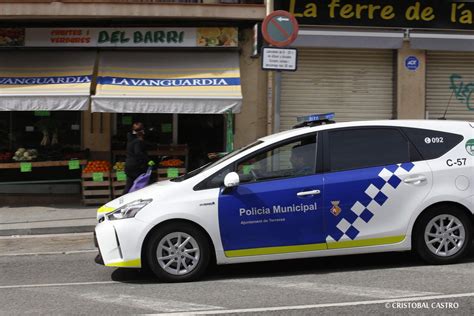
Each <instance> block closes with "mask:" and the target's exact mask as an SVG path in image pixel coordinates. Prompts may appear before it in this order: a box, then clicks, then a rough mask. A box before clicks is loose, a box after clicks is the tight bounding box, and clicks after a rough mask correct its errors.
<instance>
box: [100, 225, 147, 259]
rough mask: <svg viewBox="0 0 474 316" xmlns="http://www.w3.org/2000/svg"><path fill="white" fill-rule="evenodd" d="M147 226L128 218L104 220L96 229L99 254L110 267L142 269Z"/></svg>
mask: <svg viewBox="0 0 474 316" xmlns="http://www.w3.org/2000/svg"><path fill="white" fill-rule="evenodd" d="M145 231H146V224H145V223H143V222H141V221H139V220H136V219H135V218H128V219H122V220H116V221H109V220H107V219H106V220H104V221H103V222H101V223H99V224H97V226H96V227H95V234H96V237H97V244H98V248H99V253H100V254H101V255H102V259H103V261H104V264H105V265H106V266H108V267H127V268H141V266H142V264H141V247H142V244H143V239H144V237H142V236H145Z"/></svg>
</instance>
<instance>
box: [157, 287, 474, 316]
mask: <svg viewBox="0 0 474 316" xmlns="http://www.w3.org/2000/svg"><path fill="white" fill-rule="evenodd" d="M472 296H474V292H472V293H459V294H446V295H433V296H420V297H407V298H400V299H387V300H371V301H355V302H341V303H328V304H314V305H295V306H275V307H260V308H242V309H222V310H213V311H194V312H181V313H160V314H155V315H162V316H166V315H173V316H177V315H179V316H190V315H221V314H232V313H236V314H239V313H264V312H275V311H290V310H304V309H315V308H324V307H326V308H327V307H343V306H360V305H375V304H386V303H395V302H414V301H428V300H441V299H452V298H460V297H472Z"/></svg>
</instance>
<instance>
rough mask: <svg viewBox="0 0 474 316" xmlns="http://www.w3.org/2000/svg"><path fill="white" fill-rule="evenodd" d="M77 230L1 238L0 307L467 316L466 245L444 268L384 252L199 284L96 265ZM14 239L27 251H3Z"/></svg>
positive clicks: (256, 268)
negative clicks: (458, 259) (71, 234)
mask: <svg viewBox="0 0 474 316" xmlns="http://www.w3.org/2000/svg"><path fill="white" fill-rule="evenodd" d="M79 237H80V238H79V241H75V242H72V241H71V238H70V237H68V238H66V239H65V242H66V244H67V245H68V249H63V248H64V242H62V238H61V236H59V237H58V236H55V237H54V238H52V237H43V238H36V239H34V237H30V238H29V239H28V240H29V241H30V242H25V240H24V239H21V240H18V239H17V240H16V241H15V240H13V241H11V240H10V241H7V242H6V239H3V240H0V250H2V251H0V271H1V273H0V314H1V315H12V314H94V315H95V314H163V313H165V314H166V313H168V314H174V315H175V314H185V315H191V314H205V315H209V314H235V315H240V314H243V313H245V314H249V315H251V314H255V315H311V314H318V315H334V314H336V313H337V314H342V315H344V314H351V315H367V314H370V313H373V314H377V315H378V314H386V315H391V314H397V315H401V314H417V315H418V314H423V315H433V314H435V315H473V314H474V249H472V251H471V255H470V256H469V257H468V258H467V259H466V260H464V261H463V262H462V263H459V264H455V265H449V266H426V265H424V264H423V263H422V262H421V261H419V260H418V259H417V258H416V257H415V256H414V255H412V254H410V253H387V254H375V255H363V256H362V255H358V256H341V257H332V258H318V259H308V260H293V261H280V262H270V263H254V264H241V265H231V266H221V267H217V268H214V269H213V270H212V271H211V272H210V273H209V274H208V275H207V276H206V277H205V279H204V280H202V281H200V282H193V283H181V284H163V283H159V282H158V281H156V280H154V279H153V278H152V277H150V276H149V275H146V274H144V273H141V272H140V271H139V270H133V269H117V268H108V267H103V266H99V265H96V264H95V263H94V261H93V258H94V256H95V253H94V252H91V251H90V250H88V249H90V248H91V244H90V239H89V236H87V235H80V236H79ZM45 238H46V239H45ZM51 238H52V239H51ZM19 241H20V244H21V245H22V247H21V251H20V253H27V255H21V254H18V253H19V252H18V251H17V252H16V254H15V252H14V251H7V249H8V247H7V246H5V244H9V245H10V248H9V249H10V250H12V249H14V248H12V247H11V246H12V245H14V244H15V243H18V242H19ZM55 243H57V247H56V248H55V247H54V245H55ZM28 244H29V245H30V248H31V249H29V248H28ZM2 245H3V248H2ZM61 245H63V246H61ZM45 247H46V248H45ZM61 247H62V248H61ZM55 249H56V250H57V251H52V250H55ZM39 250H41V251H39ZM46 250H47V251H46ZM35 251H36V252H37V253H41V254H35Z"/></svg>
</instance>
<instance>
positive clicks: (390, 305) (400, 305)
mask: <svg viewBox="0 0 474 316" xmlns="http://www.w3.org/2000/svg"><path fill="white" fill-rule="evenodd" d="M385 308H387V309H458V308H459V303H458V302H387V303H385Z"/></svg>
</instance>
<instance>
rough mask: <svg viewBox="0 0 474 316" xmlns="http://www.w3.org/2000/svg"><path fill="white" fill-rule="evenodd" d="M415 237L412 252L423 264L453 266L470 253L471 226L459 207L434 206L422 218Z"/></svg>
mask: <svg viewBox="0 0 474 316" xmlns="http://www.w3.org/2000/svg"><path fill="white" fill-rule="evenodd" d="M414 237H415V249H416V251H417V253H418V255H419V256H420V257H421V258H422V259H423V260H425V261H426V262H428V263H432V264H447V263H454V262H456V261H459V260H460V259H461V258H463V257H464V256H465V255H466V254H467V253H468V252H469V249H470V245H471V242H472V224H471V222H470V220H469V218H468V217H467V216H466V214H465V213H464V212H463V211H462V210H460V209H458V208H453V207H451V206H442V207H437V208H436V209H433V211H431V212H428V213H426V214H423V215H422V217H421V218H420V221H419V223H418V225H417V227H416V230H415V236H414Z"/></svg>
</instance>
